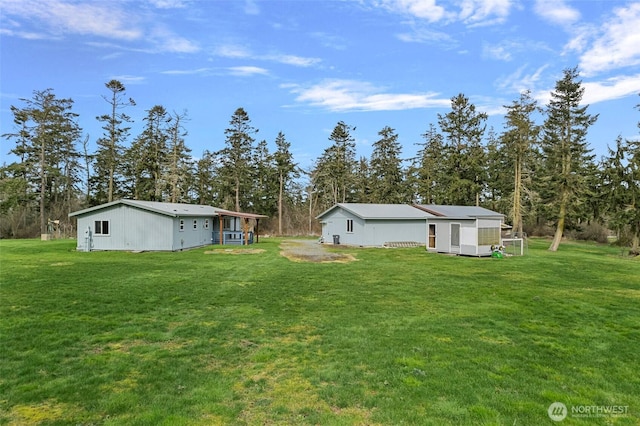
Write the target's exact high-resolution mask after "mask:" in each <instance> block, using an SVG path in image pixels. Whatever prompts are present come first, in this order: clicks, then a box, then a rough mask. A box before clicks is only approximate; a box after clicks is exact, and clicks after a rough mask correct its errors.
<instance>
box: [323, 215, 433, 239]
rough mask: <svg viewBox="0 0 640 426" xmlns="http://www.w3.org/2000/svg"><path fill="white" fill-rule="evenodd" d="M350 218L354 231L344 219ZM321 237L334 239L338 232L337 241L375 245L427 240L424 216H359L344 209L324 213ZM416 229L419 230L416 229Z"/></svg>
mask: <svg viewBox="0 0 640 426" xmlns="http://www.w3.org/2000/svg"><path fill="white" fill-rule="evenodd" d="M348 220H352V221H353V232H347V221H348ZM322 221H323V226H322V238H323V239H324V241H325V242H326V243H332V242H333V236H334V235H338V236H339V238H340V244H345V245H354V246H366V247H376V246H381V245H383V244H384V243H386V242H391V241H413V242H418V243H421V244H426V241H427V240H426V232H423V230H424V228H425V219H410V220H398V219H362V218H360V217H358V216H356V215H353V214H351V213H350V212H348V211H345V210H344V209H341V208H338V209H335V210H333V211H331V212H329V213H327V214H326V215H325V216H324V217H323V219H322ZM416 230H419V231H418V232H416Z"/></svg>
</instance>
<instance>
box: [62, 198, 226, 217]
mask: <svg viewBox="0 0 640 426" xmlns="http://www.w3.org/2000/svg"><path fill="white" fill-rule="evenodd" d="M120 204H122V205H126V206H131V207H136V208H139V209H142V210H147V211H150V212H154V213H158V214H162V215H165V216H171V217H178V216H198V217H213V216H217V215H218V211H219V210H220V209H216V208H215V207H212V206H202V205H198V204H182V203H161V202H158V201H140V200H126V199H125V200H116V201H112V202H110V203H106V204H100V205H99V206H95V207H89V208H88V209H84V210H79V211H77V212H73V213H70V214H69V217H73V216H82V215H85V214H87V213H91V212H94V211H98V210H102V209H105V208H108V207H112V206H117V205H120ZM223 211H225V210H223Z"/></svg>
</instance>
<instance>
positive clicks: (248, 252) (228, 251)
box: [204, 249, 265, 254]
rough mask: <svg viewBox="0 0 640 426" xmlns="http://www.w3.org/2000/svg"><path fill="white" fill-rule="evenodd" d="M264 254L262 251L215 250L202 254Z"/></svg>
mask: <svg viewBox="0 0 640 426" xmlns="http://www.w3.org/2000/svg"><path fill="white" fill-rule="evenodd" d="M264 252H265V250H264V249H216V250H207V251H205V252H204V254H260V253H264Z"/></svg>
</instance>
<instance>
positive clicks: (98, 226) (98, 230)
mask: <svg viewBox="0 0 640 426" xmlns="http://www.w3.org/2000/svg"><path fill="white" fill-rule="evenodd" d="M93 233H94V234H95V235H109V221H108V220H96V221H95V222H94V227H93Z"/></svg>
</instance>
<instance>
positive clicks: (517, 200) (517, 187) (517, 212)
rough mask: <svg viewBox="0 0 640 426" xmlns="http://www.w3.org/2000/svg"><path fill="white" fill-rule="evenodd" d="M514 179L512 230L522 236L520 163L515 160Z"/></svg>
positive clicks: (518, 160) (517, 159)
mask: <svg viewBox="0 0 640 426" xmlns="http://www.w3.org/2000/svg"><path fill="white" fill-rule="evenodd" d="M514 175H515V179H514V186H513V213H512V217H513V230H514V231H515V232H516V234H517V235H519V236H522V206H521V200H522V196H521V195H520V194H521V188H522V177H521V176H522V163H521V162H520V159H519V158H516V164H515V173H514Z"/></svg>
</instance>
